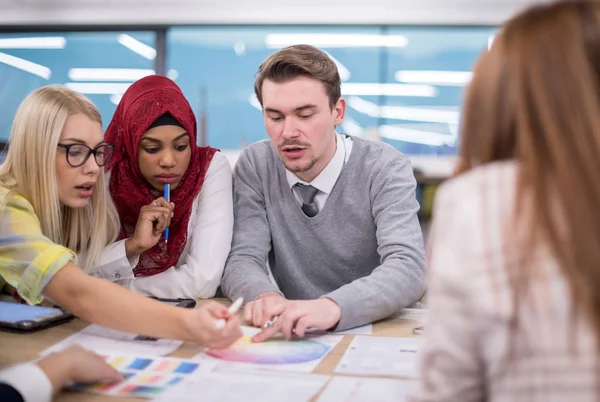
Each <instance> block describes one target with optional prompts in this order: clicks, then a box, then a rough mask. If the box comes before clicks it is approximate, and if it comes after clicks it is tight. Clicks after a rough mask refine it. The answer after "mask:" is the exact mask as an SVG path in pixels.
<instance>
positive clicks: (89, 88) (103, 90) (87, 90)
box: [65, 82, 132, 95]
mask: <svg viewBox="0 0 600 402" xmlns="http://www.w3.org/2000/svg"><path fill="white" fill-rule="evenodd" d="M131 84H132V83H131V82H128V83H121V82H67V83H66V84H65V86H67V87H68V88H71V89H72V90H74V91H77V92H81V93H82V94H92V95H113V94H117V95H120V94H123V93H125V91H126V90H127V88H129V86H130V85H131Z"/></svg>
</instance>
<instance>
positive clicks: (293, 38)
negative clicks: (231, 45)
mask: <svg viewBox="0 0 600 402" xmlns="http://www.w3.org/2000/svg"><path fill="white" fill-rule="evenodd" d="M265 43H266V45H267V47H269V48H281V47H285V46H291V45H298V44H307V45H313V46H317V47H325V48H327V47H329V48H331V47H405V46H406V45H407V44H408V39H406V37H405V36H403V35H371V34H322V33H297V34H268V35H267V36H266V37H265Z"/></svg>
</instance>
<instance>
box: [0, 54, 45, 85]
mask: <svg viewBox="0 0 600 402" xmlns="http://www.w3.org/2000/svg"><path fill="white" fill-rule="evenodd" d="M0 63H4V64H6V65H9V66H11V67H14V68H17V69H19V70H23V71H26V72H28V73H30V74H33V75H37V76H38V77H42V78H44V79H46V80H47V79H49V78H50V76H51V75H52V70H50V69H49V68H48V67H46V66H42V65H41V64H36V63H34V62H31V61H29V60H25V59H21V58H19V57H15V56H11V55H10V54H6V53H0Z"/></svg>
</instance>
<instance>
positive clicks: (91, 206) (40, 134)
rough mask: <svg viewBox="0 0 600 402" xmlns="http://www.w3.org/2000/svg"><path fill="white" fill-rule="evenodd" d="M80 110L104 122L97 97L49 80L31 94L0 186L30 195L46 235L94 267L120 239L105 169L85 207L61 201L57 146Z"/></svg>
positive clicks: (16, 126) (0, 170) (19, 118)
mask: <svg viewBox="0 0 600 402" xmlns="http://www.w3.org/2000/svg"><path fill="white" fill-rule="evenodd" d="M78 113H81V114H83V115H85V116H87V117H88V118H89V119H91V120H92V121H95V122H98V123H100V124H102V118H101V117H100V112H99V111H98V109H97V108H96V107H95V106H94V105H93V104H92V102H90V101H89V100H88V99H87V98H86V97H84V96H83V95H81V94H79V93H77V92H75V91H72V90H70V89H68V88H65V87H60V86H52V85H50V86H45V87H41V88H39V89H37V90H35V91H34V92H32V93H31V94H30V95H29V96H27V98H25V100H24V101H23V102H22V103H21V105H20V106H19V109H18V110H17V114H16V116H15V119H14V122H13V126H12V130H11V134H10V139H9V148H8V153H7V156H6V160H5V162H4V163H3V164H2V165H0V185H2V186H3V187H5V188H7V189H8V190H10V192H14V193H18V194H20V195H22V196H23V197H25V198H26V199H27V200H28V201H29V202H30V203H31V205H32V206H33V208H34V210H35V213H36V215H37V217H38V219H39V220H40V225H41V229H42V233H43V234H44V236H46V237H48V238H49V239H50V240H52V241H53V242H54V243H56V244H61V245H63V246H65V247H67V248H69V249H71V250H73V251H74V252H76V253H77V254H78V255H79V257H78V258H79V261H78V262H79V265H80V266H81V267H82V268H83V269H84V271H86V272H90V271H91V270H92V269H93V268H94V267H96V266H97V264H98V261H99V259H100V255H101V253H102V250H103V249H104V248H105V247H106V246H107V245H108V244H109V243H111V242H113V241H115V239H116V237H117V235H118V231H119V217H118V214H117V210H116V208H115V206H114V204H113V202H112V199H111V198H110V196H109V193H108V189H107V188H106V184H105V183H106V182H105V178H104V174H103V172H101V173H100V175H99V177H98V181H97V182H96V185H95V188H94V192H93V195H92V197H91V198H90V201H89V202H88V205H87V206H86V207H85V208H70V207H68V206H66V205H63V204H62V203H61V202H60V200H59V197H58V186H57V181H56V149H57V146H58V143H59V141H60V137H61V134H62V131H63V127H64V125H65V123H66V121H67V119H68V118H69V116H72V115H74V114H78ZM9 196H10V194H9V195H8V196H7V197H5V200H4V201H3V203H2V204H0V207H4V204H5V202H6V199H7V198H8V197H9ZM92 233H93V234H92Z"/></svg>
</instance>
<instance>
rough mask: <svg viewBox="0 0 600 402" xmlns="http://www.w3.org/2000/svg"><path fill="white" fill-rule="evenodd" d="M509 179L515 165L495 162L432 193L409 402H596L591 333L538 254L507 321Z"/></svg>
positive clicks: (511, 224) (512, 230)
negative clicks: (417, 379)
mask: <svg viewBox="0 0 600 402" xmlns="http://www.w3.org/2000/svg"><path fill="white" fill-rule="evenodd" d="M516 180H517V165H516V164H515V163H514V162H501V163H494V164H490V165H487V166H484V167H480V168H477V169H475V170H473V171H471V172H469V173H466V174H464V175H462V176H460V177H458V178H456V179H453V180H450V181H449V182H447V183H445V184H444V185H443V186H442V187H441V188H440V190H439V192H438V193H437V195H436V200H435V209H434V222H433V227H432V232H431V234H430V238H429V243H428V245H429V246H430V247H431V248H430V250H429V263H430V271H429V272H430V278H429V283H430V286H429V293H428V305H429V309H430V311H429V315H428V318H427V324H426V326H425V329H426V330H425V343H424V348H423V356H422V379H421V383H420V386H419V389H418V391H417V392H416V394H415V395H414V396H413V399H412V401H415V402H432V401H453V402H454V401H460V402H469V401H533V402H535V401H540V402H542V401H543V402H547V401H577V402H586V401H596V400H597V399H598V395H600V393H597V391H596V388H597V386H598V384H600V376H598V370H597V364H598V361H597V359H596V358H595V354H596V345H595V335H594V331H593V330H592V328H591V327H590V325H589V322H588V320H587V319H586V318H585V317H584V315H583V314H582V312H581V311H578V310H577V309H576V308H575V307H574V306H573V303H572V296H571V293H570V289H569V286H568V284H567V282H566V280H565V278H564V276H563V275H562V274H561V271H560V269H559V267H558V265H557V262H556V261H555V259H553V258H552V256H551V255H550V253H549V252H548V250H544V248H543V247H541V246H537V247H536V249H535V251H536V253H535V254H534V256H533V260H532V262H531V263H530V264H529V265H528V266H527V269H528V271H527V272H532V280H531V281H530V284H529V285H528V286H527V287H526V289H525V291H523V292H520V293H519V298H520V302H519V304H518V306H519V308H518V314H516V313H515V311H516V307H515V306H516V305H517V304H516V303H515V302H514V300H513V291H512V289H514V288H513V287H512V286H511V284H509V281H510V280H511V279H512V278H514V277H513V276H509V275H508V272H509V271H510V272H514V271H513V270H512V269H511V268H514V267H518V265H514V264H511V261H515V260H514V259H513V258H511V256H514V255H515V250H518V245H520V244H522V243H520V242H518V241H515V243H512V244H511V242H512V241H514V239H515V238H517V237H518V236H519V233H523V232H522V229H523V225H521V224H520V223H517V222H516V221H514V220H512V217H513V207H514V205H515V202H514V201H515V194H516V188H517V186H516V183H517V181H516ZM520 206H521V205H520ZM514 244H517V247H515V246H514ZM538 249H539V250H538ZM514 317H517V319H518V325H517V326H516V327H514V326H512V324H513V322H514V320H513V318H514ZM509 352H512V353H513V354H512V355H511V356H512V357H511V358H510V359H509V360H507V356H508V354H509Z"/></svg>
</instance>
